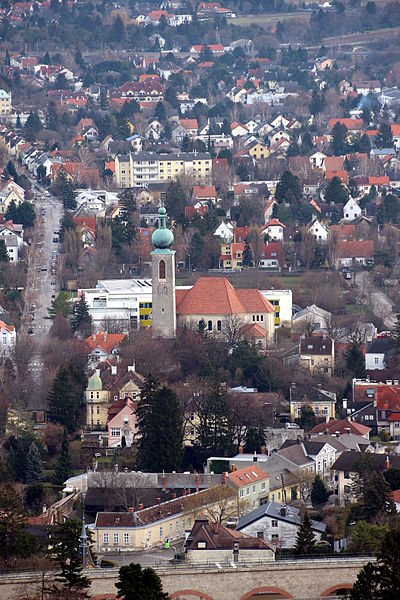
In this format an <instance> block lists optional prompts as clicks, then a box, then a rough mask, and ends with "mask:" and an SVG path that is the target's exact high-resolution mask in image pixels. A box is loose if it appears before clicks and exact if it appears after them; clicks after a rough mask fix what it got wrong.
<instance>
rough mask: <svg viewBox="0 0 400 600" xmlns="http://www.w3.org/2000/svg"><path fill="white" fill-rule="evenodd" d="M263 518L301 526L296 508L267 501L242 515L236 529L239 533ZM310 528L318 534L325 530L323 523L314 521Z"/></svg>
mask: <svg viewBox="0 0 400 600" xmlns="http://www.w3.org/2000/svg"><path fill="white" fill-rule="evenodd" d="M264 516H265V517H269V518H270V519H277V520H278V521H284V522H285V523H292V524H293V525H301V515H300V511H299V509H298V508H294V506H285V505H283V504H279V503H278V502H272V501H269V502H267V503H266V504H262V505H261V506H260V507H259V508H256V509H255V510H253V511H251V512H250V513H248V514H247V515H244V516H243V517H242V518H241V519H240V521H239V523H238V525H237V529H238V530H239V531H240V530H241V529H243V528H244V527H247V526H248V525H250V524H251V523H254V521H258V520H259V519H260V518H262V517H264ZM311 527H312V529H313V530H314V531H318V532H320V533H323V532H324V531H325V529H326V525H325V523H322V522H320V521H314V520H313V521H311Z"/></svg>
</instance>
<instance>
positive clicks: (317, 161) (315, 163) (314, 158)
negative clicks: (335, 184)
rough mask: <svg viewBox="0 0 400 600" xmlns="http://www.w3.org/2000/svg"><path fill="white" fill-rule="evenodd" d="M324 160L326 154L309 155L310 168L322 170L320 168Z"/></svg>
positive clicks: (315, 153)
mask: <svg viewBox="0 0 400 600" xmlns="http://www.w3.org/2000/svg"><path fill="white" fill-rule="evenodd" d="M325 158H326V154H324V153H323V152H319V151H317V152H314V154H311V156H310V158H309V160H310V164H311V166H312V168H313V169H322V167H323V166H324V160H325Z"/></svg>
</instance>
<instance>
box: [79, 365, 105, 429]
mask: <svg viewBox="0 0 400 600" xmlns="http://www.w3.org/2000/svg"><path fill="white" fill-rule="evenodd" d="M85 397H86V427H87V428H88V429H91V430H93V429H105V428H106V425H107V419H108V400H109V392H108V390H103V382H102V381H101V379H100V373H99V371H97V370H96V371H95V372H94V373H93V375H92V376H91V377H90V379H89V381H88V385H87V388H86V392H85Z"/></svg>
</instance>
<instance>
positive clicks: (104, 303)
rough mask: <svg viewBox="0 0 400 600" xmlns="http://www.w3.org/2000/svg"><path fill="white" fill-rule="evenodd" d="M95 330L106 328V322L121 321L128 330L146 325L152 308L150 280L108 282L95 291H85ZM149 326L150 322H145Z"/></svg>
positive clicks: (98, 286)
mask: <svg viewBox="0 0 400 600" xmlns="http://www.w3.org/2000/svg"><path fill="white" fill-rule="evenodd" d="M82 293H83V294H84V295H85V300H86V302H87V304H88V307H89V314H90V316H91V317H92V322H93V327H94V329H95V331H100V330H102V329H104V320H106V321H107V320H108V319H109V320H120V321H123V322H124V323H125V324H126V329H127V330H128V329H129V327H139V326H140V325H141V324H143V325H144V323H143V321H145V320H146V319H144V317H147V318H149V308H151V305H152V288H151V279H108V280H102V281H98V282H97V286H96V287H95V288H92V289H86V290H85V289H82V290H79V291H78V295H79V296H80V295H81V294H82ZM146 324H147V323H146Z"/></svg>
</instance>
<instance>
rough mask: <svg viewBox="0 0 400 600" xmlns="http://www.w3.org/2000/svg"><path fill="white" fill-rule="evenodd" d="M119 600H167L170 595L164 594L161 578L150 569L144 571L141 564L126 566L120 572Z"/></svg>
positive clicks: (117, 584)
mask: <svg viewBox="0 0 400 600" xmlns="http://www.w3.org/2000/svg"><path fill="white" fill-rule="evenodd" d="M115 586H116V588H117V590H118V594H117V598H123V599H124V600H143V598H148V599H149V600H150V599H151V600H167V598H168V594H166V593H165V592H163V588H162V583H161V579H160V577H159V576H158V575H157V573H156V572H155V571H154V569H151V568H150V567H147V568H146V569H142V567H141V565H140V564H134V563H131V564H130V565H124V566H123V567H121V568H120V570H119V579H118V582H117V583H116V584H115Z"/></svg>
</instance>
